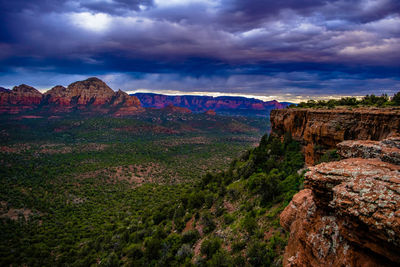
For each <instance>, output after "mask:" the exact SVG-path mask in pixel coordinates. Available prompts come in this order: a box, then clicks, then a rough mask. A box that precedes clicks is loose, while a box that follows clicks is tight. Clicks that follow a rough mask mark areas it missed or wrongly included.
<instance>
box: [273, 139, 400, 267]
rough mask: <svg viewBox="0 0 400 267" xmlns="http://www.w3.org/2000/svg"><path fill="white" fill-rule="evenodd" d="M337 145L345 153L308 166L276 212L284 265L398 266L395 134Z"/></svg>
mask: <svg viewBox="0 0 400 267" xmlns="http://www.w3.org/2000/svg"><path fill="white" fill-rule="evenodd" d="M338 147H339V150H338V151H339V153H340V155H341V156H342V157H343V158H345V159H343V160H341V161H339V162H330V163H322V164H319V165H317V166H314V167H311V168H310V171H309V172H308V173H307V174H306V176H305V182H304V187H305V189H304V190H302V191H300V192H299V193H298V194H296V195H295V196H294V197H293V200H292V201H291V203H290V204H289V205H288V206H287V207H286V208H285V210H284V211H283V212H282V213H281V216H280V219H281V225H282V226H283V227H284V228H285V229H286V230H287V231H289V232H290V237H289V241H288V246H287V247H286V250H285V255H284V261H283V263H284V266H323V265H326V266H396V265H397V266H398V265H399V264H400V210H399V207H400V166H399V165H398V164H399V161H398V160H399V155H400V148H399V147H400V138H398V137H393V138H390V139H387V140H383V141H381V142H378V141H375V142H374V141H345V142H342V143H340V144H339V145H338ZM353 157H356V158H353Z"/></svg>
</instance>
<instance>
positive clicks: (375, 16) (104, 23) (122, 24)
mask: <svg viewBox="0 0 400 267" xmlns="http://www.w3.org/2000/svg"><path fill="white" fill-rule="evenodd" d="M92 76H96V77H99V78H101V79H102V80H104V81H105V82H106V83H107V84H109V85H110V87H111V88H113V89H114V90H117V89H122V90H124V91H127V92H137V91H141V92H143V91H144V92H158V93H168V94H209V95H245V96H253V97H254V96H255V97H258V98H261V99H265V100H271V99H277V100H280V101H292V102H299V101H302V100H306V99H309V98H313V99H320V98H328V97H339V96H362V95H366V94H371V93H373V94H376V95H380V94H382V93H387V94H389V95H393V94H394V93H395V92H397V91H400V1H399V0H331V1H328V0H324V1H322V0H286V1H285V0H282V1H277V0H192V1H190V0H29V1H26V0H12V1H10V0H0V86H2V87H5V88H12V87H13V86H14V85H18V84H22V83H25V84H29V85H31V86H34V87H36V88H38V89H40V90H46V89H50V88H51V87H53V86H54V85H58V84H61V85H64V86H66V85H68V84H69V83H71V82H74V81H77V80H83V79H86V78H88V77H92Z"/></svg>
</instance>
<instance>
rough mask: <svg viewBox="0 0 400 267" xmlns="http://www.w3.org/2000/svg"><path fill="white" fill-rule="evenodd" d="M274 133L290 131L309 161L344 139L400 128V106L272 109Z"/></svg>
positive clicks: (381, 135)
mask: <svg viewBox="0 0 400 267" xmlns="http://www.w3.org/2000/svg"><path fill="white" fill-rule="evenodd" d="M270 116H271V128H272V132H271V134H272V135H275V136H279V137H283V136H284V134H285V133H288V132H290V133H291V134H292V137H293V138H294V139H295V140H297V141H299V142H301V143H302V145H303V150H304V154H305V160H306V164H307V165H312V164H314V163H315V162H317V161H318V160H319V157H320V156H321V155H322V154H323V153H324V152H326V151H327V150H329V149H334V148H336V145H337V144H338V143H340V142H342V141H344V140H355V139H357V140H382V139H384V138H386V137H388V136H389V135H390V134H395V133H399V132H400V109H398V108H397V109H395V108H392V109H390V108H387V109H382V108H380V109H374V108H359V109H353V110H350V109H332V110H329V109H297V108H296V109H281V110H272V111H271V115H270Z"/></svg>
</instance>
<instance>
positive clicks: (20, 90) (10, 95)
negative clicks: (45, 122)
mask: <svg viewBox="0 0 400 267" xmlns="http://www.w3.org/2000/svg"><path fill="white" fill-rule="evenodd" d="M41 101H42V94H41V93H40V92H39V91H38V90H36V89H35V88H33V87H31V86H28V85H26V84H21V85H19V86H15V87H14V88H13V89H12V90H7V89H4V88H3V89H2V90H1V91H0V113H9V114H17V113H20V112H23V111H27V110H32V109H35V108H37V107H38V106H39V104H40V103H41Z"/></svg>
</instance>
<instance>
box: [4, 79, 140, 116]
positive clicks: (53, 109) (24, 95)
mask: <svg viewBox="0 0 400 267" xmlns="http://www.w3.org/2000/svg"><path fill="white" fill-rule="evenodd" d="M27 110H34V111H36V112H37V113H63V112H72V111H82V112H85V113H95V114H98V113H104V114H113V115H115V116H125V115H132V114H136V113H138V112H141V111H143V108H142V107H141V105H140V101H139V99H138V98H137V97H135V96H130V95H128V94H127V93H125V92H122V91H121V90H119V91H118V92H114V91H113V90H112V89H111V88H110V87H109V86H108V85H107V84H106V83H104V82H103V81H101V80H100V79H98V78H89V79H87V80H84V81H78V82H74V83H72V84H70V85H69V86H68V87H64V86H61V85H57V86H55V87H53V88H52V89H50V90H49V91H47V92H46V93H44V94H41V93H40V92H39V91H38V90H36V89H35V88H33V87H30V86H27V85H20V86H16V87H14V88H13V90H7V89H2V90H0V113H6V114H18V113H21V112H24V111H27Z"/></svg>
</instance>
